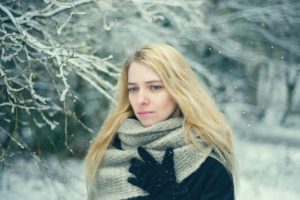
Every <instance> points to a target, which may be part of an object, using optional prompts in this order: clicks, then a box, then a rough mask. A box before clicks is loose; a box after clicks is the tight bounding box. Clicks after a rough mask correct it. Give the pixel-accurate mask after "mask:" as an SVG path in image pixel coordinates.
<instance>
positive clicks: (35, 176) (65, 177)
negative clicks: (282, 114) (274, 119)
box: [0, 137, 300, 200]
mask: <svg viewBox="0 0 300 200" xmlns="http://www.w3.org/2000/svg"><path fill="white" fill-rule="evenodd" d="M235 141H236V152H237V157H238V162H239V172H240V184H239V187H238V188H239V190H238V191H239V192H238V199H241V200H253V199H256V200H277V199H278V200H281V199H288V200H297V199H299V195H300V185H299V183H298V182H299V180H300V170H299V169H300V151H299V147H295V146H287V145H285V144H270V143H263V142H257V141H253V140H248V139H247V140H245V139H243V138H241V137H236V140H235ZM10 164H11V165H10V166H9V167H7V166H6V167H5V168H4V169H2V172H1V176H0V177H1V182H0V196H1V199H3V200H19V199H23V200H26V199H30V200H35V199H36V200H40V199H43V200H54V199H61V200H69V199H70V200H77V199H78V200H79V199H80V200H82V199H85V198H86V191H85V183H84V163H83V161H82V160H77V159H67V160H59V159H58V158H56V157H54V156H51V157H49V158H48V159H47V160H44V161H38V160H35V159H30V160H26V159H22V158H21V159H18V160H15V161H13V162H12V163H10Z"/></svg>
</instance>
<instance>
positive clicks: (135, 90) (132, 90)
mask: <svg viewBox="0 0 300 200" xmlns="http://www.w3.org/2000/svg"><path fill="white" fill-rule="evenodd" d="M138 89H139V88H138V87H130V88H128V92H129V93H135V92H137V91H138Z"/></svg>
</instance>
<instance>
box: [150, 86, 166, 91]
mask: <svg viewBox="0 0 300 200" xmlns="http://www.w3.org/2000/svg"><path fill="white" fill-rule="evenodd" d="M162 87H163V86H161V85H151V86H150V89H151V90H154V91H156V90H160V89H161V88H162Z"/></svg>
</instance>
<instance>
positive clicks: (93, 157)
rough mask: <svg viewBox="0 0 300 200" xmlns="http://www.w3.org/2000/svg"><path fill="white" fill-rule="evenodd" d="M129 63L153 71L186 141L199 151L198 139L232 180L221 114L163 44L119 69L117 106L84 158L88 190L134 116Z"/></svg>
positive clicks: (141, 51)
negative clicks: (180, 121)
mask: <svg viewBox="0 0 300 200" xmlns="http://www.w3.org/2000/svg"><path fill="white" fill-rule="evenodd" d="M132 62H140V63H143V64H145V65H146V66H148V67H150V68H152V69H153V70H154V71H155V72H156V73H157V74H158V76H159V77H160V79H161V81H162V82H163V84H164V86H165V88H166V89H167V91H168V92H169V93H170V95H171V96H172V97H173V98H174V100H175V101H176V102H177V104H178V106H179V108H180V110H181V112H182V114H183V119H184V125H183V126H184V130H185V132H184V137H185V141H186V142H187V143H192V144H194V145H195V147H198V148H200V149H202V148H203V144H200V143H199V142H197V137H200V138H201V139H202V140H204V141H205V143H206V145H210V146H212V147H213V150H214V152H216V154H217V158H218V160H219V161H221V162H222V163H223V164H224V166H225V167H226V169H227V170H228V171H229V172H230V173H231V175H232V177H233V178H234V179H235V174H236V170H235V156H234V151H233V141H232V131H231V129H230V127H229V126H228V124H227V123H226V121H225V119H224V117H223V115H222V113H221V112H220V111H219V110H218V108H217V106H216V105H215V104H214V101H213V100H212V98H211V97H210V95H209V93H208V92H207V90H206V89H205V88H204V85H203V84H201V83H200V82H199V80H198V78H197V77H196V75H195V74H194V72H193V70H192V69H191V67H190V66H189V65H188V63H187V62H186V61H185V59H184V58H183V56H182V55H181V54H180V53H179V52H178V51H177V50H175V49H174V48H173V47H171V46H169V45H166V44H152V45H147V46H144V47H143V48H141V49H139V50H137V51H136V53H135V54H134V55H133V56H131V57H129V58H128V59H127V60H126V61H125V62H124V64H123V66H122V71H121V75H120V79H119V82H118V84H119V85H118V96H117V100H116V102H117V104H116V105H114V107H113V108H112V110H111V111H110V114H109V116H108V117H107V118H106V120H105V122H104V124H103V126H102V129H101V130H100V132H99V133H98V135H97V136H96V138H95V139H94V141H93V143H92V144H91V146H90V149H89V151H88V154H87V156H86V172H87V173H86V181H87V187H88V188H89V185H91V184H92V182H93V181H94V178H95V174H96V171H97V169H98V167H99V165H100V162H101V159H102V158H103V155H104V153H105V151H106V149H107V148H108V147H109V145H110V144H111V142H112V140H113V139H114V136H115V134H116V132H117V129H118V127H119V126H120V123H122V121H123V120H125V119H126V118H128V117H130V116H133V115H134V113H133V110H132V108H131V106H130V103H129V99H128V88H127V87H128V86H127V84H128V79H127V77H128V69H129V67H130V65H131V63H132Z"/></svg>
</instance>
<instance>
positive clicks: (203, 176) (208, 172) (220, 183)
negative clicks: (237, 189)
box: [182, 157, 234, 200]
mask: <svg viewBox="0 0 300 200" xmlns="http://www.w3.org/2000/svg"><path fill="white" fill-rule="evenodd" d="M182 184H184V185H185V186H186V187H187V188H189V191H190V194H191V195H192V196H199V197H202V198H203V199H226V200H227V199H228V200H233V199H234V185H233V179H232V176H231V174H230V173H229V172H228V171H227V169H226V168H225V166H224V165H223V164H222V163H221V162H219V161H218V160H216V159H215V158H212V157H207V158H206V160H205V161H204V162H203V163H202V164H201V165H200V167H199V168H198V169H197V170H196V171H195V172H194V173H192V174H191V175H190V176H189V177H187V178H186V179H185V180H183V182H182ZM206 197H207V198H206ZM202 198H201V199H202Z"/></svg>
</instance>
